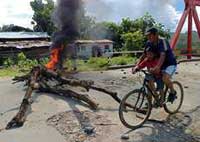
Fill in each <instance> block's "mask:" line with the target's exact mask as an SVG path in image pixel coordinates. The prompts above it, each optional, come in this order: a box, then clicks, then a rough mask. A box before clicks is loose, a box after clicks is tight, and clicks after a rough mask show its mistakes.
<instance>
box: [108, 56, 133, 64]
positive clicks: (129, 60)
mask: <svg viewBox="0 0 200 142" xmlns="http://www.w3.org/2000/svg"><path fill="white" fill-rule="evenodd" d="M135 61H136V58H133V57H129V56H119V57H114V58H112V59H111V65H127V64H134V63H135Z"/></svg>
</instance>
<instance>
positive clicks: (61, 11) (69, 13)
mask: <svg viewBox="0 0 200 142" xmlns="http://www.w3.org/2000/svg"><path fill="white" fill-rule="evenodd" d="M82 11H83V3H82V1H81V0H57V2H56V7H55V11H54V13H53V22H54V24H55V26H56V27H57V29H58V31H57V32H56V33H55V34H54V38H55V39H56V38H57V39H56V40H58V39H59V38H61V39H62V40H63V38H65V39H67V40H75V39H77V38H78V36H79V31H80V30H79V27H80V26H79V23H80V19H81V15H82Z"/></svg>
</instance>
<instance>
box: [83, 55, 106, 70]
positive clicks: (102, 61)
mask: <svg viewBox="0 0 200 142" xmlns="http://www.w3.org/2000/svg"><path fill="white" fill-rule="evenodd" d="M87 64H88V65H90V66H92V67H94V68H105V67H107V66H109V65H110V63H109V60H108V58H103V57H101V58H90V59H89V60H88V62H87Z"/></svg>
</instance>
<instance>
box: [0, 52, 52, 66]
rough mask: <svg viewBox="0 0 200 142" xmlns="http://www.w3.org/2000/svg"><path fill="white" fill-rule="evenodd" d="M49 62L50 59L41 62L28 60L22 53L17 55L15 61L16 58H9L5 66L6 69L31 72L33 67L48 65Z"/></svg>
mask: <svg viewBox="0 0 200 142" xmlns="http://www.w3.org/2000/svg"><path fill="white" fill-rule="evenodd" d="M47 62H48V58H43V59H41V60H40V61H38V60H36V59H33V60H31V59H28V58H27V57H26V55H25V54H24V53H23V52H21V53H19V54H18V55H17V57H16V58H15V59H14V58H7V59H6V60H5V61H4V63H3V65H4V67H7V68H8V67H13V66H15V67H17V68H19V69H23V70H29V69H31V68H32V67H33V66H37V65H39V64H43V65H44V64H46V63H47Z"/></svg>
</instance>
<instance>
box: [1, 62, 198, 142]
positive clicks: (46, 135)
mask: <svg viewBox="0 0 200 142" xmlns="http://www.w3.org/2000/svg"><path fill="white" fill-rule="evenodd" d="M199 72H200V63H198V62H194V63H183V64H180V65H179V68H178V73H177V74H176V75H175V78H174V79H175V80H178V81H180V82H181V83H182V84H183V86H184V92H185V98H184V103H183V106H182V108H181V113H179V114H177V115H176V116H168V114H166V113H165V112H164V110H163V109H158V110H156V111H155V112H153V113H152V115H151V119H154V120H158V121H157V122H151V121H150V122H147V123H146V124H145V125H144V126H145V127H142V128H140V129H137V130H134V131H131V130H129V129H127V128H125V127H124V126H123V125H122V124H121V122H120V120H119V117H118V107H119V104H118V103H116V102H114V101H113V99H112V98H110V96H107V95H106V94H103V93H99V92H96V91H93V90H91V91H90V92H89V93H88V94H89V95H90V96H91V97H93V98H95V99H96V101H97V102H98V103H99V104H100V105H99V111H98V112H95V113H98V114H101V115H104V116H106V117H107V118H108V119H109V120H111V121H112V123H113V124H116V125H112V126H110V128H109V131H107V132H106V133H107V135H106V136H99V135H98V136H96V140H95V141H96V142H111V141H113V142H149V141H152V142H157V141H158V142H168V141H171V142H185V141H198V136H200V130H199V128H200V117H199V116H200V94H199V92H200V87H199V85H200V73H199ZM76 77H77V78H81V79H92V80H94V81H95V83H98V84H100V85H102V86H105V87H108V88H109V89H111V90H115V91H117V92H118V93H119V95H120V96H121V97H123V95H124V94H126V93H127V92H129V91H130V90H132V89H134V88H137V87H139V86H140V84H139V83H138V77H137V75H131V72H130V69H126V70H111V71H103V72H85V73H79V74H77V75H76ZM11 83H12V82H11V78H2V79H0V89H1V92H0V128H3V127H5V125H6V124H7V122H8V121H10V120H11V119H12V117H13V116H14V115H15V114H16V112H17V111H18V109H19V106H20V103H21V100H22V98H23V96H24V93H25V92H24V90H23V84H15V85H13V84H11ZM32 99H33V101H34V102H33V104H32V107H31V110H30V111H29V112H30V113H29V115H28V117H27V121H26V122H25V124H24V126H23V127H21V128H17V129H12V130H8V131H2V132H0V142H36V141H38V142H40V141H43V142H55V141H56V142H66V141H67V140H66V138H65V137H64V136H63V135H61V134H60V133H59V132H58V131H57V130H56V129H55V128H54V127H52V126H49V125H47V123H46V120H47V119H48V118H49V117H51V116H53V115H55V114H58V113H61V112H64V111H68V110H74V109H78V110H80V111H84V110H89V108H87V107H86V106H83V105H81V104H80V103H79V102H78V101H74V100H72V99H70V98H68V99H65V98H62V97H58V96H54V95H52V94H38V93H34V94H33V98H32ZM159 122H162V123H159ZM124 134H127V135H128V136H129V139H128V140H122V139H121V136H122V135H124Z"/></svg>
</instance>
